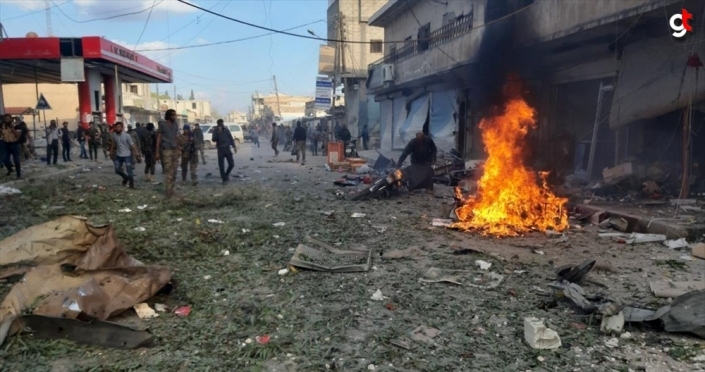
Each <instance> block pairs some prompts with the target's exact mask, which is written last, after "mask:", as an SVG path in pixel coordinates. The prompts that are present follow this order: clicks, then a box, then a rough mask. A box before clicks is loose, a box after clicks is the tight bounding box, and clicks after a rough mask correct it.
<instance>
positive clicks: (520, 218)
mask: <svg viewBox="0 0 705 372" xmlns="http://www.w3.org/2000/svg"><path fill="white" fill-rule="evenodd" d="M513 85H515V84H508V85H507V86H506V87H505V95H506V96H507V98H508V101H507V102H506V104H505V107H504V111H503V112H501V113H498V114H496V115H494V116H490V117H486V118H484V119H482V121H481V122H480V129H482V142H483V143H484V145H485V148H486V150H487V155H488V157H487V162H486V163H485V166H484V173H483V175H482V178H481V179H480V180H479V181H478V183H477V193H476V194H475V195H473V196H469V197H467V198H464V197H463V195H462V191H461V189H460V188H456V189H455V193H456V197H457V198H458V200H460V202H459V207H458V209H457V210H456V214H457V216H458V222H456V223H454V224H453V225H452V227H453V228H458V229H462V230H478V231H481V232H482V233H483V234H487V235H494V236H516V235H519V234H522V233H526V232H529V231H533V230H538V231H546V230H549V229H551V230H556V231H563V230H565V229H566V228H567V227H568V226H569V225H568V214H567V211H566V209H565V208H564V206H565V203H566V202H567V199H564V198H559V197H557V196H555V195H554V194H553V193H552V192H551V190H550V189H549V188H548V185H547V182H546V176H547V175H548V173H546V172H541V173H540V174H539V175H540V179H541V183H540V184H539V182H538V180H537V177H536V173H535V172H533V171H532V170H530V169H527V168H526V167H524V164H523V161H522V153H523V151H524V146H525V142H526V135H527V133H528V132H529V130H531V129H534V128H535V127H536V119H535V117H534V116H535V112H534V109H533V108H531V107H530V106H529V105H528V104H527V103H526V101H525V100H524V99H523V98H521V95H520V93H519V91H518V89H516V88H517V87H515V86H513ZM510 91H511V92H510Z"/></svg>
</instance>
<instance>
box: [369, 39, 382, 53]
mask: <svg viewBox="0 0 705 372" xmlns="http://www.w3.org/2000/svg"><path fill="white" fill-rule="evenodd" d="M382 45H383V43H382V40H370V53H382Z"/></svg>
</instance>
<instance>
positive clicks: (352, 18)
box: [328, 0, 387, 78]
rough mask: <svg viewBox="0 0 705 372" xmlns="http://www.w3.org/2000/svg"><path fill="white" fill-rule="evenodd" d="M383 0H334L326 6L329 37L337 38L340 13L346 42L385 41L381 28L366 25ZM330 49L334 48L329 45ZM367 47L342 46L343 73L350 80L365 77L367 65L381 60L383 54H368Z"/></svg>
mask: <svg viewBox="0 0 705 372" xmlns="http://www.w3.org/2000/svg"><path fill="white" fill-rule="evenodd" d="M386 2H387V1H386V0H335V1H334V2H332V3H331V5H330V7H328V38H329V39H340V31H339V29H338V13H339V12H342V13H343V21H344V26H343V35H344V38H345V40H355V41H363V40H364V41H369V40H380V41H381V40H384V29H383V28H381V27H372V26H368V25H367V19H368V18H369V17H370V16H372V15H373V14H374V13H375V12H376V11H377V10H379V8H381V7H382V6H383V5H384V4H385V3H386ZM330 45H331V46H336V44H335V43H331V44H330ZM370 47H371V46H370V44H344V55H345V62H344V66H345V71H343V72H347V73H349V74H351V76H353V77H360V78H365V77H367V66H368V65H369V64H370V63H372V62H374V61H376V60H378V59H380V58H382V57H383V53H371V50H370Z"/></svg>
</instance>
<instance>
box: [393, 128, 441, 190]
mask: <svg viewBox="0 0 705 372" xmlns="http://www.w3.org/2000/svg"><path fill="white" fill-rule="evenodd" d="M437 152H438V150H437V149H436V144H435V143H434V142H433V139H431V137H429V136H427V135H426V134H424V132H418V133H416V138H414V139H412V140H411V141H409V143H408V144H407V145H406V147H405V148H404V151H403V152H402V153H401V156H399V161H398V162H397V168H401V166H402V165H403V164H404V160H406V157H407V156H409V155H411V173H410V178H411V182H410V183H409V193H410V194H412V193H413V192H414V190H416V189H421V188H425V189H426V192H427V193H429V194H433V168H432V165H433V164H434V163H435V162H436V154H437Z"/></svg>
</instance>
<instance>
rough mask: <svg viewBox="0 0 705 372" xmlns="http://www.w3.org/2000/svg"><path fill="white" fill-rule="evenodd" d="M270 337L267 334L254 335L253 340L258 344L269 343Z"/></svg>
mask: <svg viewBox="0 0 705 372" xmlns="http://www.w3.org/2000/svg"><path fill="white" fill-rule="evenodd" d="M269 340H270V337H269V335H262V336H256V337H255V341H257V343H258V344H260V345H266V344H268V343H269Z"/></svg>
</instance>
